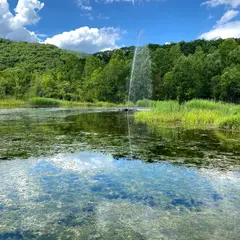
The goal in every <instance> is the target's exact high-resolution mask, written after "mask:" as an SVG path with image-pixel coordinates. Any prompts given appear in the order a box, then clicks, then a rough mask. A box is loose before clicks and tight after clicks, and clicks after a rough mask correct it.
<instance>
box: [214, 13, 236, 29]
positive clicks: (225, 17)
mask: <svg viewBox="0 0 240 240" xmlns="http://www.w3.org/2000/svg"><path fill="white" fill-rule="evenodd" d="M238 13H239V11H236V10H228V11H227V12H226V13H225V14H224V15H223V16H222V18H221V19H220V20H219V21H217V26H220V25H223V24H225V23H227V22H229V21H230V20H231V19H233V18H235V17H236V16H237V15H238Z"/></svg>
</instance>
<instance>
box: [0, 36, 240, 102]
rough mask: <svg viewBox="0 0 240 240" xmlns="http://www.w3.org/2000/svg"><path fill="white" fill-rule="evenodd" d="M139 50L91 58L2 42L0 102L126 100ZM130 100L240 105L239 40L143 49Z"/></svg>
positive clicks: (53, 48) (43, 46)
mask: <svg viewBox="0 0 240 240" xmlns="http://www.w3.org/2000/svg"><path fill="white" fill-rule="evenodd" d="M134 49H135V48H134V47H125V48H121V49H116V50H113V51H105V52H99V53H95V54H93V55H88V54H85V53H76V52H73V51H66V50H61V49H59V48H57V47H56V46H53V45H49V44H38V43H26V42H13V41H9V40H5V39H0V99H8V98H14V99H29V98H32V97H42V98H55V99H59V100H64V101H75V102H76V101H77V102H91V103H94V102H97V101H104V102H105V101H106V102H113V103H116V104H118V103H122V102H126V100H127V95H128V88H129V80H130V75H131V66H132V60H133V54H134ZM132 80H133V84H132V88H131V98H130V100H131V101H133V102H137V101H138V100H143V99H144V98H147V99H152V100H177V101H178V102H179V103H180V104H184V102H186V101H189V100H192V99H195V98H200V99H212V100H215V101H225V102H232V103H240V39H226V40H223V39H217V40H211V41H206V40H196V41H192V42H188V43H187V42H184V41H181V42H180V43H178V44H177V43H171V44H169V45H158V44H149V45H146V46H144V47H140V48H139V51H138V55H137V58H136V65H135V70H134V72H133V79H132Z"/></svg>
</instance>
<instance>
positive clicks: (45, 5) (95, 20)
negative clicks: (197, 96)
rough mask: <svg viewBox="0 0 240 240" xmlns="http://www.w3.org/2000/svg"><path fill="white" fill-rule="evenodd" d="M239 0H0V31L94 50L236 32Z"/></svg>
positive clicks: (2, 34)
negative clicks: (140, 34) (139, 37)
mask: <svg viewBox="0 0 240 240" xmlns="http://www.w3.org/2000/svg"><path fill="white" fill-rule="evenodd" d="M239 11H240V0H0V37H2V38H6V39H10V40H15V41H27V42H40V43H43V44H45V43H49V44H54V45H56V46H58V47H60V48H62V49H69V50H75V51H82V52H88V53H94V52H98V51H103V50H108V49H115V48H119V47H123V46H132V45H136V41H137V38H138V34H139V32H140V31H141V30H142V29H143V30H144V33H143V34H142V36H141V41H140V43H139V44H140V45H145V44H148V43H157V44H167V43H169V42H180V41H182V40H184V41H191V40H195V39H201V38H204V39H207V40H210V39H216V38H228V37H240V14H239Z"/></svg>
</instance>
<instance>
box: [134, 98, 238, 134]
mask: <svg viewBox="0 0 240 240" xmlns="http://www.w3.org/2000/svg"><path fill="white" fill-rule="evenodd" d="M137 105H138V106H145V107H150V108H151V110H150V111H149V112H137V113H135V115H134V117H135V120H136V121H137V122H142V123H147V124H149V125H155V126H156V125H158V124H167V125H184V126H186V127H194V128H221V129H231V130H237V131H240V105H235V104H229V103H222V102H214V101H208V100H192V101H189V102H186V103H185V104H183V105H181V106H180V105H179V104H178V103H177V102H176V101H147V100H142V101H139V102H138V103H137Z"/></svg>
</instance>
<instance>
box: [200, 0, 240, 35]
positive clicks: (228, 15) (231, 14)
mask: <svg viewBox="0 0 240 240" xmlns="http://www.w3.org/2000/svg"><path fill="white" fill-rule="evenodd" d="M203 5H209V6H211V7H217V6H219V5H226V6H231V7H232V8H233V9H230V10H228V11H226V12H225V13H224V15H223V16H222V17H221V19H220V20H218V21H217V22H216V25H215V26H214V27H213V28H212V29H211V30H210V31H208V32H206V33H203V34H201V35H200V36H199V38H204V39H207V40H210V39H217V38H223V39H225V38H231V37H233V38H238V37H240V21H231V20H232V19H233V18H235V17H236V16H237V15H238V14H239V11H238V10H235V9H234V8H237V7H239V6H240V0H208V1H205V2H203Z"/></svg>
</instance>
